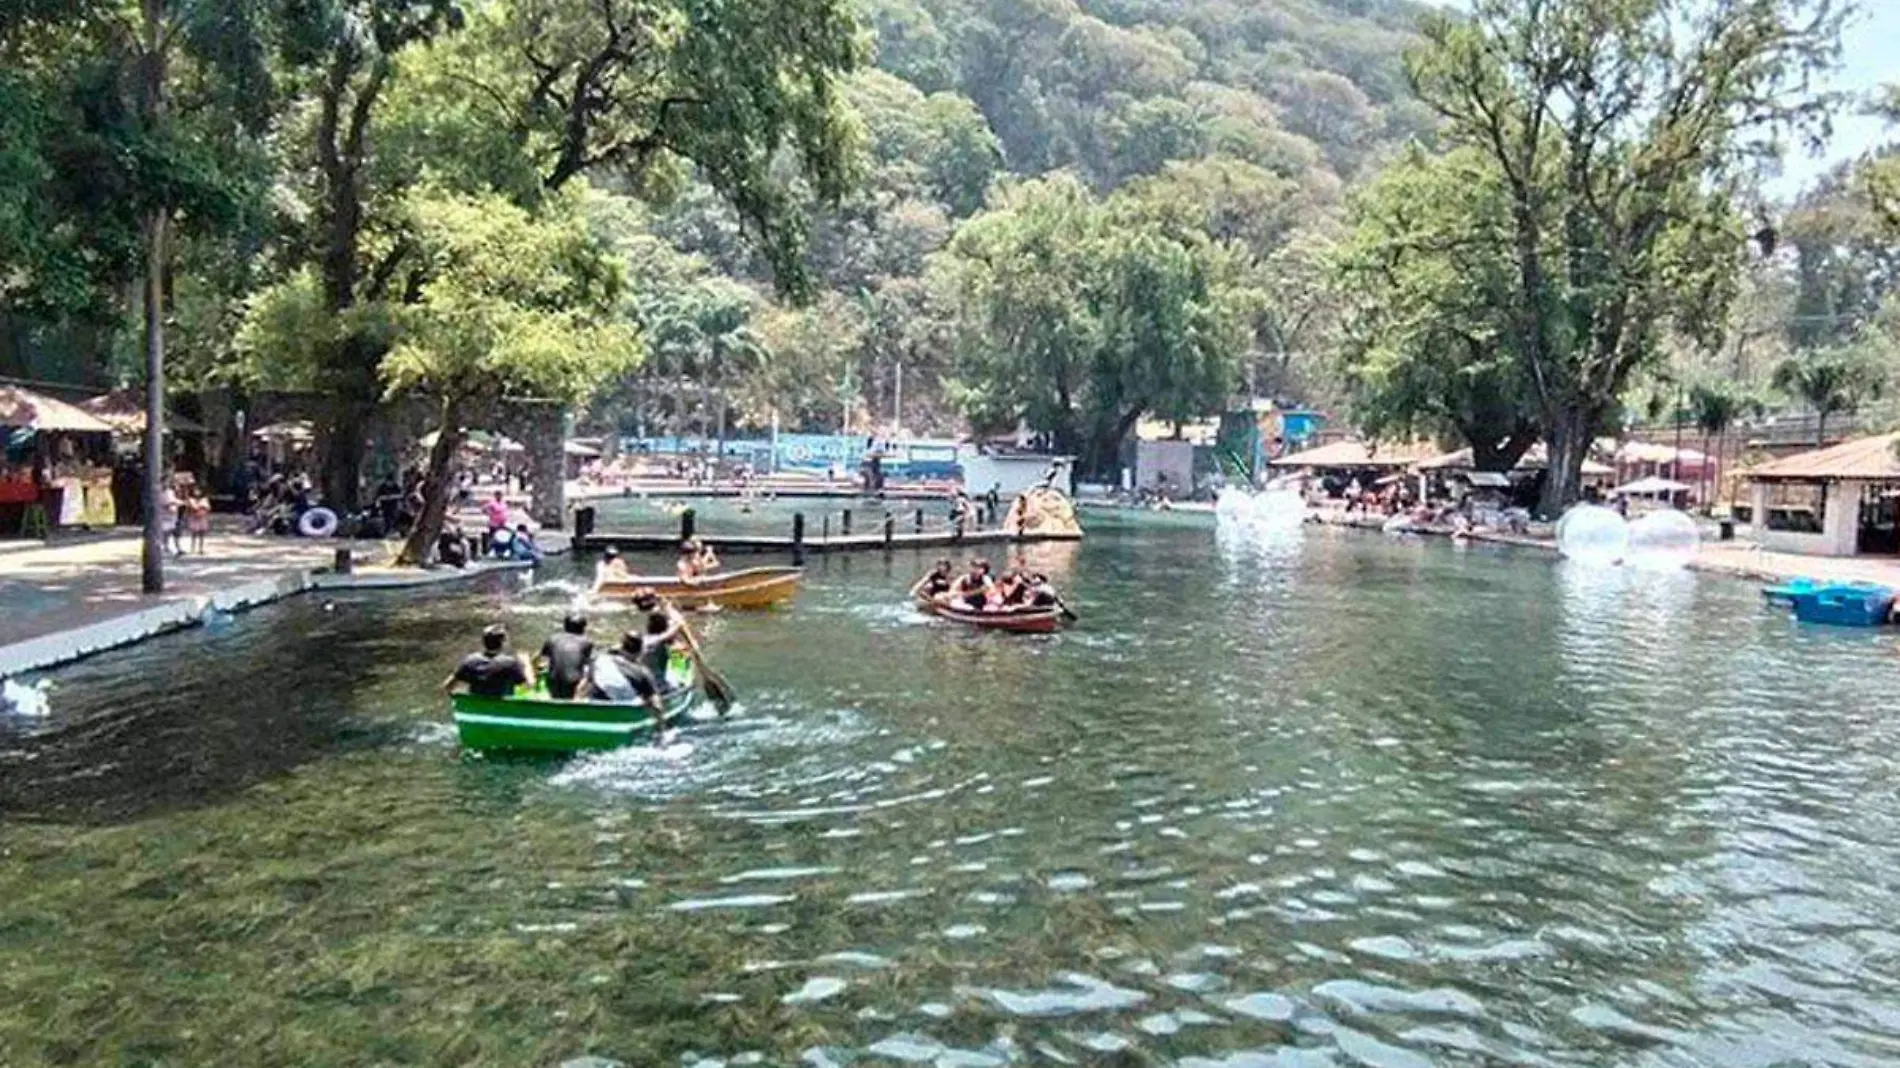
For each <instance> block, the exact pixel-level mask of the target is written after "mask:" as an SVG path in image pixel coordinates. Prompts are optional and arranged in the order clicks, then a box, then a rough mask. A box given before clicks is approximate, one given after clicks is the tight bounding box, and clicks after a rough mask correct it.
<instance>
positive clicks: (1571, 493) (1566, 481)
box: [1537, 408, 1596, 519]
mask: <svg viewBox="0 0 1900 1068" xmlns="http://www.w3.org/2000/svg"><path fill="white" fill-rule="evenodd" d="M1595 424H1596V420H1594V419H1592V418H1591V417H1590V413H1588V412H1585V411H1581V410H1578V409H1575V408H1567V409H1563V410H1560V411H1555V412H1549V413H1546V415H1545V416H1544V442H1545V444H1546V445H1547V446H1548V447H1549V449H1550V462H1549V464H1548V466H1547V467H1546V468H1545V470H1544V493H1543V496H1542V497H1541V498H1540V499H1539V500H1538V502H1537V511H1538V513H1539V514H1540V515H1541V516H1542V517H1543V518H1545V519H1556V518H1557V517H1558V516H1561V515H1563V514H1564V510H1565V509H1567V508H1569V507H1570V506H1571V505H1573V504H1575V503H1576V502H1577V500H1578V498H1580V497H1582V496H1583V461H1584V459H1585V457H1587V456H1589V454H1590V437H1591V432H1592V431H1593V429H1594V428H1595Z"/></svg>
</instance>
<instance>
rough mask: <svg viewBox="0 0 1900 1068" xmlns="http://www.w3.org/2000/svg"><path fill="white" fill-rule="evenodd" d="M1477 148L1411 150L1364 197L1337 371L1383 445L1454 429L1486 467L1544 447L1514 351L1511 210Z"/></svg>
mask: <svg viewBox="0 0 1900 1068" xmlns="http://www.w3.org/2000/svg"><path fill="white" fill-rule="evenodd" d="M1507 205H1508V202H1507V200H1506V198H1505V196H1504V191H1503V188H1502V183H1500V182H1498V181H1497V180H1496V172H1495V170H1493V169H1492V168H1491V167H1489V166H1488V165H1487V161H1486V160H1485V159H1484V158H1483V157H1482V156H1481V155H1479V154H1477V153H1475V152H1472V151H1471V150H1460V151H1458V152H1454V153H1452V154H1450V155H1447V156H1443V157H1432V156H1428V155H1426V154H1425V153H1424V152H1422V151H1416V150H1415V151H1413V152H1411V153H1408V154H1407V155H1406V156H1405V157H1404V158H1403V159H1401V160H1400V161H1399V162H1398V163H1396V164H1395V165H1394V166H1393V167H1392V168H1391V169H1389V170H1388V171H1387V172H1386V173H1385V174H1383V175H1382V176H1380V178H1379V179H1378V180H1377V181H1376V182H1374V183H1373V184H1372V185H1371V186H1369V187H1368V188H1366V189H1365V190H1363V191H1361V192H1360V193H1359V194H1358V195H1357V196H1355V197H1354V198H1353V200H1352V204H1351V219H1352V222H1353V229H1352V231H1351V233H1350V235H1349V237H1348V238H1347V240H1345V241H1344V242H1342V243H1341V244H1340V246H1339V247H1338V249H1337V250H1336V251H1335V253H1334V256H1333V262H1332V268H1333V275H1334V292H1335V294H1336V295H1337V297H1338V299H1339V304H1340V307H1341V309H1342V315H1343V319H1344V322H1343V324H1342V328H1341V331H1340V336H1339V339H1338V344H1337V347H1336V355H1337V363H1338V366H1339V370H1340V371H1341V373H1342V376H1343V377H1344V379H1345V381H1346V383H1347V384H1348V386H1349V387H1350V389H1351V393H1352V401H1353V404H1352V413H1353V417H1354V420H1355V422H1357V423H1358V424H1359V426H1360V428H1361V429H1362V430H1364V431H1366V432H1367V433H1369V434H1371V435H1373V436H1375V437H1378V436H1387V437H1399V438H1413V437H1419V436H1430V437H1438V436H1443V435H1446V434H1447V433H1449V434H1450V435H1454V436H1456V437H1457V438H1458V439H1460V440H1461V441H1463V442H1464V443H1465V444H1466V445H1468V446H1470V447H1471V451H1472V460H1473V463H1474V465H1475V466H1476V467H1477V469H1478V470H1480V471H1507V470H1509V469H1510V468H1511V467H1512V466H1513V465H1514V464H1516V463H1517V461H1518V459H1519V458H1520V457H1522V456H1523V455H1524V453H1525V451H1526V450H1527V449H1529V448H1530V446H1531V445H1532V444H1533V443H1534V442H1535V441H1536V440H1537V435H1538V433H1539V431H1540V425H1539V422H1540V421H1539V418H1538V415H1539V412H1538V405H1537V402H1536V398H1535V390H1534V387H1533V385H1532V384H1531V382H1530V380H1529V378H1528V377H1527V376H1526V369H1525V367H1524V363H1523V361H1522V360H1520V359H1519V358H1518V353H1517V350H1516V347H1515V346H1514V345H1513V344H1512V335H1511V322H1510V319H1509V316H1508V314H1507V313H1506V310H1505V309H1506V308H1508V306H1509V305H1508V294H1509V291H1510V288H1511V285H1512V282H1513V277H1514V271H1513V264H1512V261H1511V240H1510V212H1509V209H1508V206H1507Z"/></svg>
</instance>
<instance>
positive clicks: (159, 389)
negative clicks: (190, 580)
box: [140, 208, 175, 593]
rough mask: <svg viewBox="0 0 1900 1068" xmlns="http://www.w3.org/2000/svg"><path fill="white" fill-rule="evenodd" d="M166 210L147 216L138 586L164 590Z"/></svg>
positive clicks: (165, 517)
mask: <svg viewBox="0 0 1900 1068" xmlns="http://www.w3.org/2000/svg"><path fill="white" fill-rule="evenodd" d="M165 214H166V213H165V210H164V209H163V208H160V209H157V210H155V211H153V212H152V213H151V215H150V216H148V217H147V218H146V220H145V487H144V488H145V545H144V548H143V550H142V551H141V552H140V586H141V588H143V589H144V591H145V592H146V593H163V592H164V591H165V526H164V524H165V522H166V521H167V520H168V519H172V518H175V516H168V515H166V514H165V512H166V509H165V302H164V294H163V293H162V292H161V277H162V269H163V266H164V263H165V229H166V228H165Z"/></svg>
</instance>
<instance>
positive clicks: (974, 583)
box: [950, 556, 994, 612]
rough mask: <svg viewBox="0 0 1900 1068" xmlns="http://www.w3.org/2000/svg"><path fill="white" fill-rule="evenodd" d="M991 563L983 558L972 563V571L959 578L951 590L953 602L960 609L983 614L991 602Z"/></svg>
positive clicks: (973, 560) (975, 559) (977, 558)
mask: <svg viewBox="0 0 1900 1068" xmlns="http://www.w3.org/2000/svg"><path fill="white" fill-rule="evenodd" d="M992 585H994V583H993V582H991V581H990V562H989V561H988V560H985V559H983V558H982V557H980V556H979V557H976V558H974V559H972V560H971V561H970V570H968V571H966V572H964V573H963V574H962V575H960V576H958V577H957V581H956V583H955V584H954V585H953V586H951V588H950V596H951V600H952V601H953V602H954V603H955V604H956V606H957V607H958V608H963V609H967V610H969V611H971V612H981V611H982V610H983V609H984V608H986V607H988V605H989V601H990V587H991V586H992Z"/></svg>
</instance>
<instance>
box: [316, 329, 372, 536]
mask: <svg viewBox="0 0 1900 1068" xmlns="http://www.w3.org/2000/svg"><path fill="white" fill-rule="evenodd" d="M357 343H358V342H345V344H357ZM361 385H362V383H357V384H356V386H357V387H360V386H361ZM376 407H377V404H376V400H375V398H374V397H373V396H368V397H366V396H364V395H363V393H362V390H361V389H360V388H345V389H341V390H338V391H337V395H335V396H333V397H332V399H331V404H330V427H329V430H330V433H329V437H328V440H327V441H326V443H325V447H324V455H323V503H324V505H325V506H327V507H328V508H330V509H331V510H333V511H335V512H336V513H337V514H338V515H348V514H349V513H350V512H353V511H355V510H356V508H357V505H358V503H359V502H358V499H357V498H358V495H359V494H361V492H362V486H363V459H364V456H365V454H367V452H368V451H369V426H370V421H371V420H372V419H373V418H375V415H376Z"/></svg>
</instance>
